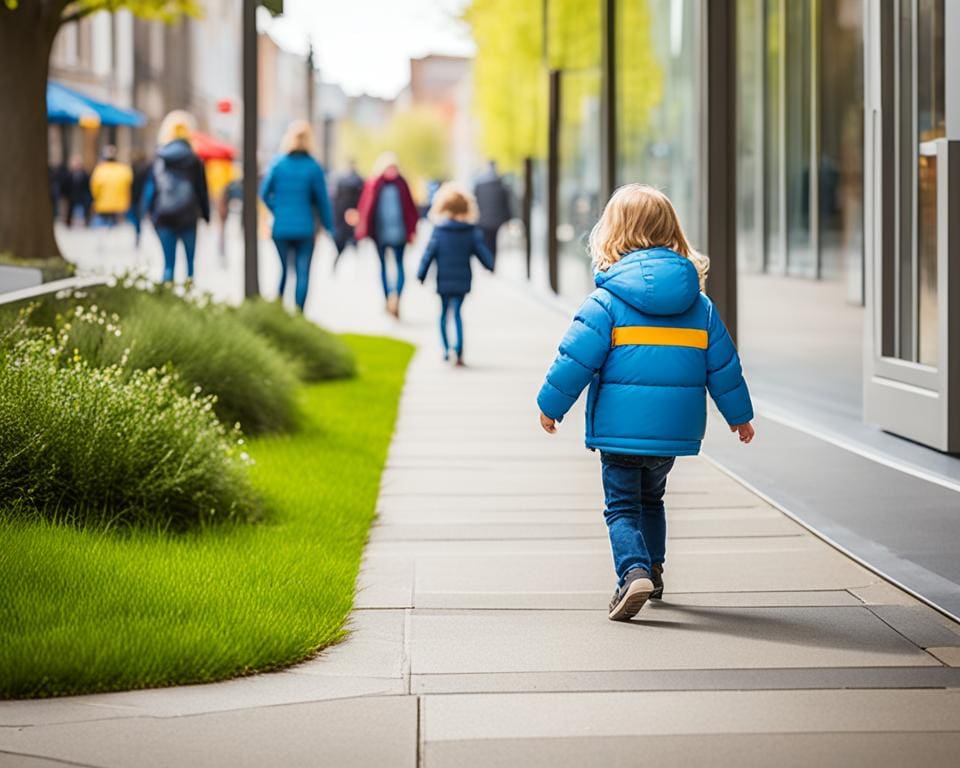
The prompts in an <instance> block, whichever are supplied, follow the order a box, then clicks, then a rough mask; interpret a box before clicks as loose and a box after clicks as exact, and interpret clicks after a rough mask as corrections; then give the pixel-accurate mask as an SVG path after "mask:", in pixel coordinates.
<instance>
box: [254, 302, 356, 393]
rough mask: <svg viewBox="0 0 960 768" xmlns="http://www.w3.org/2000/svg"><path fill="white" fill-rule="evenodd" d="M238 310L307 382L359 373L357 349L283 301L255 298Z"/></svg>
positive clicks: (342, 377)
mask: <svg viewBox="0 0 960 768" xmlns="http://www.w3.org/2000/svg"><path fill="white" fill-rule="evenodd" d="M235 311H236V313H237V317H239V318H240V321H241V322H242V323H243V324H244V325H246V326H247V327H249V328H250V329H251V330H253V331H255V332H256V333H258V334H260V335H261V336H265V337H266V338H267V339H269V340H270V341H271V342H272V343H273V345H274V346H275V347H276V348H277V349H279V350H280V351H281V352H283V354H285V355H286V356H287V357H288V358H290V359H291V360H293V361H294V363H295V364H296V365H297V368H298V371H299V373H300V376H301V377H302V378H303V379H304V380H305V381H323V380H325V379H348V378H350V377H352V376H356V374H357V364H356V362H355V361H354V359H353V352H352V351H351V350H350V347H348V346H347V345H346V343H345V342H344V341H343V339H341V338H340V337H338V336H334V335H333V334H332V333H330V332H329V331H325V330H324V329H323V328H321V327H320V326H319V325H317V324H316V323H311V322H310V321H309V320H307V319H306V318H305V317H303V316H302V315H299V314H291V313H290V312H288V311H287V310H286V309H284V308H283V305H282V304H280V303H279V302H276V301H264V300H263V299H251V300H248V301H245V302H244V303H243V304H241V305H240V306H239V307H237V308H236V310H235Z"/></svg>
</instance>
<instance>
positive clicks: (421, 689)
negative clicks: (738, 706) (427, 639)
mask: <svg viewBox="0 0 960 768" xmlns="http://www.w3.org/2000/svg"><path fill="white" fill-rule="evenodd" d="M410 684H411V692H412V693H416V694H438V693H443V694H450V693H528V692H540V693H543V692H576V691H723V690H728V691H751V690H753V691H762V690H783V691H790V690H826V689H838V688H855V689H888V688H909V689H917V688H960V669H954V668H951V667H939V666H936V667H863V668H857V667H816V668H812V669H811V668H798V669H693V670H690V669H656V670H635V669H631V670H622V669H621V670H615V671H614V670H601V671H593V672H584V671H567V672H508V673H497V674H456V673H452V674H430V675H414V676H413V677H412V678H411V681H410Z"/></svg>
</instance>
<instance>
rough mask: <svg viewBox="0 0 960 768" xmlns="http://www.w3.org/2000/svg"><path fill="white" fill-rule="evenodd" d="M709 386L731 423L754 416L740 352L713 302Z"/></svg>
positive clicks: (743, 422)
mask: <svg viewBox="0 0 960 768" xmlns="http://www.w3.org/2000/svg"><path fill="white" fill-rule="evenodd" d="M707 390H708V391H709V392H710V397H712V398H713V401H714V402H715V403H716V404H717V408H719V409H720V413H721V414H722V415H723V418H724V419H725V420H726V422H727V424H730V425H731V426H735V425H738V424H746V423H747V422H748V421H751V420H752V419H753V404H752V403H751V402H750V392H749V390H748V389H747V382H746V381H745V380H744V378H743V369H742V368H741V366H740V355H738V354H737V348H736V347H735V346H734V345H733V339H731V338H730V334H729V333H727V329H726V326H724V324H723V320H721V319H720V313H719V312H717V308H716V307H715V306H714V305H713V303H711V304H710V318H709V321H708V325H707Z"/></svg>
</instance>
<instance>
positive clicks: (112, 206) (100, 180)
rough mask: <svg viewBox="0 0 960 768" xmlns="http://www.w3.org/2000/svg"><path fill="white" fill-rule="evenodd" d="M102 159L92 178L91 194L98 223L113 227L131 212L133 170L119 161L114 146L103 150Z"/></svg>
mask: <svg viewBox="0 0 960 768" xmlns="http://www.w3.org/2000/svg"><path fill="white" fill-rule="evenodd" d="M102 158H103V159H102V160H101V161H100V162H99V163H97V165H96V167H95V168H94V169H93V174H91V176H90V192H91V193H92V194H93V212H94V214H95V215H96V218H97V221H98V223H100V224H103V225H106V226H109V227H112V226H114V225H115V224H117V223H118V222H119V221H120V220H121V218H122V217H123V216H124V215H125V214H126V212H127V211H128V210H130V188H131V186H132V185H133V169H132V168H131V167H130V166H129V165H127V164H126V163H121V162H118V161H117V148H116V147H114V146H113V145H109V144H108V145H107V146H106V147H104V148H103V155H102Z"/></svg>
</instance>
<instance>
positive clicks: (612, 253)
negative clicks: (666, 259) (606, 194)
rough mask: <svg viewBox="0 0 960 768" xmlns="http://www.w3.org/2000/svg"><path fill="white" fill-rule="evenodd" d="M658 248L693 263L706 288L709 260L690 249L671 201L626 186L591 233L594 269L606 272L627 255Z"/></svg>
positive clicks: (637, 186) (642, 187) (645, 188)
mask: <svg viewBox="0 0 960 768" xmlns="http://www.w3.org/2000/svg"><path fill="white" fill-rule="evenodd" d="M658 246H659V247H663V248H669V249H670V250H672V251H675V252H677V253H678V254H680V255H681V256H683V257H685V258H687V259H690V261H691V262H693V265H694V266H695V267H696V268H697V274H698V275H699V277H700V290H704V289H705V288H706V284H707V272H708V271H709V270H710V259H708V258H707V257H706V256H705V255H703V254H702V253H697V252H696V251H695V250H693V248H692V247H691V246H690V242H689V241H688V240H687V236H686V234H684V232H683V227H681V226H680V220H679V219H678V218H677V212H676V211H675V210H674V208H673V203H671V202H670V198H669V197H667V196H666V195H665V194H663V192H661V191H660V190H659V189H656V188H654V187H651V186H648V185H646V184H625V185H624V186H622V187H620V188H619V189H618V190H617V191H616V192H614V193H613V195H612V196H611V197H610V200H609V201H608V202H607V205H606V207H605V208H604V209H603V213H602V214H601V216H600V220H599V221H598V222H597V223H596V225H595V226H594V228H593V230H592V231H591V232H590V256H591V258H592V259H593V265H594V267H595V268H596V269H598V270H600V271H601V272H605V271H606V270H608V269H610V267H612V266H613V265H614V264H616V263H617V262H618V261H620V259H622V258H623V257H624V256H626V255H627V254H628V253H632V252H633V251H639V250H643V249H645V248H655V247H658Z"/></svg>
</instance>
